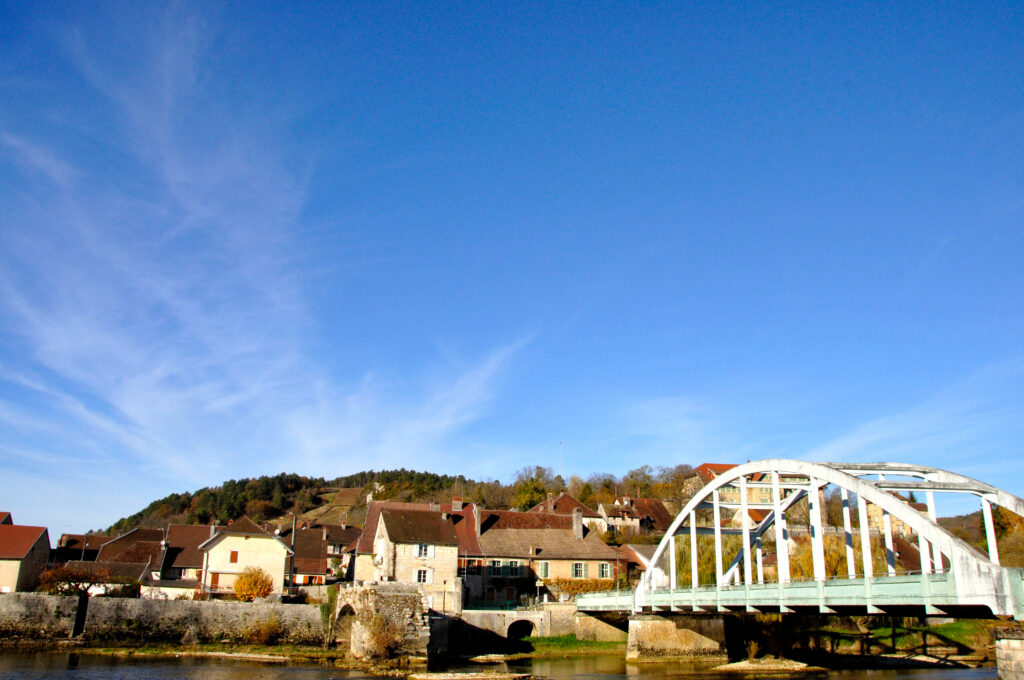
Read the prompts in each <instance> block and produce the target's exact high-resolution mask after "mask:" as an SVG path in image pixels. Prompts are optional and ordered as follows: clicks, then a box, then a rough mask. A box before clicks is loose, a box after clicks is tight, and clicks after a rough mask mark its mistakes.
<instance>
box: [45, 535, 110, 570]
mask: <svg viewBox="0 0 1024 680" xmlns="http://www.w3.org/2000/svg"><path fill="white" fill-rule="evenodd" d="M113 538H114V536H108V535H107V534H61V535H60V539H59V540H58V541H57V547H56V548H54V550H53V555H52V559H53V561H54V562H55V563H57V564H63V563H65V562H68V561H69V560H89V561H91V560H95V559H96V555H97V554H98V553H99V551H100V547H102V546H103V544H104V543H106V542H108V541H110V540H111V539H113Z"/></svg>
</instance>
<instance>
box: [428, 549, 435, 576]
mask: <svg viewBox="0 0 1024 680" xmlns="http://www.w3.org/2000/svg"><path fill="white" fill-rule="evenodd" d="M431 551H433V548H431ZM433 582H434V570H433V569H427V583H433Z"/></svg>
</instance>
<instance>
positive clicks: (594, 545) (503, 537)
mask: <svg viewBox="0 0 1024 680" xmlns="http://www.w3.org/2000/svg"><path fill="white" fill-rule="evenodd" d="M583 536H584V537H583V539H582V540H580V539H577V538H576V536H575V534H574V533H573V529H572V515H555V514H550V513H543V512H511V511H508V510H482V511H481V514H480V549H481V551H482V553H483V555H484V556H485V557H490V556H493V557H519V558H522V559H531V558H535V559H540V560H544V559H549V560H557V559H578V560H609V561H610V560H615V559H616V557H617V555H618V553H617V552H616V550H615V549H614V548H612V547H611V546H608V545H605V543H604V541H602V540H601V539H599V538H598V537H597V534H595V533H594V532H592V531H591V530H590V529H589V528H588V527H587V526H586V524H584V526H583Z"/></svg>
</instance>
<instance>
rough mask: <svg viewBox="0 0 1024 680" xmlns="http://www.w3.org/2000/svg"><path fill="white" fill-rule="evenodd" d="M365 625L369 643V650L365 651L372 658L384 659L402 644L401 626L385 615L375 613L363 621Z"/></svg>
mask: <svg viewBox="0 0 1024 680" xmlns="http://www.w3.org/2000/svg"><path fill="white" fill-rule="evenodd" d="M365 625H366V628H367V631H368V632H369V635H370V643H371V648H370V649H369V650H367V651H368V652H369V654H370V656H372V657H376V658H379V659H386V658H388V657H389V656H391V654H392V652H394V651H395V650H396V649H397V648H398V646H399V644H401V642H402V633H403V632H404V631H403V630H402V625H401V624H400V623H399V622H398V621H395V620H394V619H392V618H391V617H390V616H388V615H387V614H383V613H381V612H377V613H376V614H374V615H373V616H372V617H371V618H369V620H368V621H365Z"/></svg>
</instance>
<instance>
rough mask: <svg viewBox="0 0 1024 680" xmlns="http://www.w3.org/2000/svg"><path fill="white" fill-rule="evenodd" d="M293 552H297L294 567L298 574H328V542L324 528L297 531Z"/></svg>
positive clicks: (293, 562)
mask: <svg viewBox="0 0 1024 680" xmlns="http://www.w3.org/2000/svg"><path fill="white" fill-rule="evenodd" d="M292 550H294V551H295V558H294V560H293V561H292V567H293V571H294V572H295V573H296V574H318V575H319V574H326V573H327V541H325V540H324V530H323V527H319V528H315V529H313V528H310V529H299V530H297V531H296V532H295V542H294V543H293V545H292Z"/></svg>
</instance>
